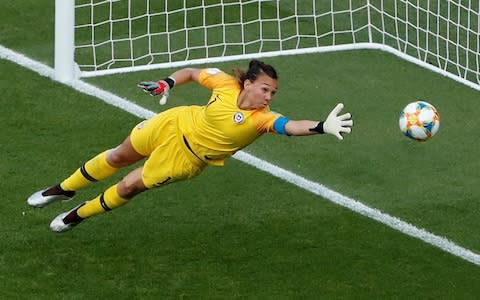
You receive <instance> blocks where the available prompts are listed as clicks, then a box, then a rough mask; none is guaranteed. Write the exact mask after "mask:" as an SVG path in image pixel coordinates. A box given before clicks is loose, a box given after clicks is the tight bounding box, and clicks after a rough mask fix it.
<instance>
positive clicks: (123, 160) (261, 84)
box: [27, 60, 353, 232]
mask: <svg viewBox="0 0 480 300" xmlns="http://www.w3.org/2000/svg"><path fill="white" fill-rule="evenodd" d="M234 71H235V75H234V76H233V75H229V74H227V73H224V72H222V71H221V70H219V69H215V68H207V69H195V68H184V69H180V70H178V71H176V72H174V73H173V74H171V75H170V76H169V77H166V78H165V79H163V80H159V81H144V82H140V83H139V84H138V86H139V87H140V88H141V89H143V90H144V91H145V92H147V93H149V94H151V95H153V96H159V97H161V98H160V101H161V103H163V104H164V103H165V102H166V101H167V99H168V95H169V93H170V92H171V90H172V89H173V88H174V87H177V86H180V85H182V84H185V83H188V82H192V81H193V82H196V83H198V84H200V85H202V86H204V87H206V88H208V89H210V90H211V91H212V95H211V97H210V99H209V101H208V102H207V103H206V104H205V105H203V106H197V105H193V106H180V107H175V108H171V109H168V110H166V111H164V112H161V113H159V114H157V115H155V116H154V117H152V118H151V119H148V120H145V121H143V122H140V123H139V124H138V125H137V126H135V127H134V128H133V129H132V131H131V132H130V134H129V135H128V136H127V138H126V139H125V140H124V141H123V142H122V143H121V144H120V145H118V146H117V147H116V148H113V149H109V150H106V151H104V152H102V153H100V154H98V155H96V156H95V157H93V158H92V159H90V160H88V161H87V162H86V163H84V164H83V165H82V166H81V167H80V168H78V169H77V170H76V171H75V172H74V173H73V174H71V175H70V176H69V177H67V178H66V179H64V180H63V181H61V182H60V183H59V184H57V185H54V186H52V187H49V188H47V189H43V190H41V191H38V192H36V193H34V194H33V195H31V196H30V197H29V198H28V199H27V203H28V204H29V205H30V206H32V207H37V208H41V207H44V206H46V205H48V204H50V203H52V202H54V201H60V200H63V201H68V200H72V199H73V197H74V195H75V193H76V192H77V191H78V190H80V189H82V188H85V187H87V186H89V185H90V184H91V183H93V182H96V181H99V180H103V179H105V178H107V177H109V176H111V175H112V174H114V173H116V172H117V171H118V170H119V169H120V168H123V167H126V166H129V165H132V164H133V163H135V162H137V161H140V160H144V163H143V165H142V166H140V167H138V168H136V169H134V170H133V171H131V172H130V173H128V174H127V175H126V176H125V177H124V178H123V179H122V180H120V181H119V182H118V183H116V184H114V185H112V186H110V187H109V188H107V189H106V190H105V191H104V192H102V193H101V194H100V195H98V196H97V197H95V198H94V199H91V200H90V201H86V202H83V203H81V204H79V205H77V206H75V207H74V208H72V209H71V210H69V211H67V212H64V213H61V214H59V215H58V216H57V217H56V218H54V219H53V221H52V222H51V224H50V229H51V230H52V231H54V232H64V231H67V230H70V229H72V228H73V227H74V226H76V225H78V224H79V223H80V222H82V221H84V220H85V219H87V218H89V217H92V216H95V215H98V214H102V213H104V212H107V211H110V210H112V209H115V208H117V207H120V206H123V205H125V204H126V203H128V202H130V200H131V199H132V198H134V197H135V196H136V195H138V194H140V193H142V192H143V191H146V190H150V189H153V188H156V187H162V186H164V185H166V184H170V183H173V182H176V181H179V180H186V179H189V178H192V177H194V176H196V175H198V174H200V172H202V170H203V169H204V168H205V167H206V166H208V165H215V166H222V165H223V164H224V160H225V159H226V158H228V157H230V156H231V155H233V154H234V153H235V152H237V151H238V150H240V149H242V148H244V147H246V146H247V145H249V144H250V143H252V142H253V141H254V140H255V139H257V138H258V137H260V136H261V135H262V134H264V133H276V134H280V135H287V136H304V135H314V134H324V133H327V134H331V135H334V136H335V137H337V138H338V139H340V140H342V139H343V135H344V134H348V133H350V132H351V127H352V126H353V120H352V118H351V115H350V113H344V114H341V110H342V108H343V104H338V105H337V106H336V107H335V108H334V109H333V110H332V111H331V112H330V114H329V115H328V116H327V118H326V119H325V121H312V120H290V119H288V118H287V117H285V116H283V115H281V114H278V113H274V112H272V111H270V109H269V104H270V102H271V101H272V99H273V97H274V95H275V93H276V92H277V80H278V77H277V72H276V70H275V69H274V68H273V67H272V66H271V65H268V64H265V63H263V62H260V61H258V60H252V61H250V63H249V66H248V69H247V70H241V69H236V70H234Z"/></svg>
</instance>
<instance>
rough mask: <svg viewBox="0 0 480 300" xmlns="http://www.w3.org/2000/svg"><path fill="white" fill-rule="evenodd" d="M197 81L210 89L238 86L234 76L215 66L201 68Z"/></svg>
mask: <svg viewBox="0 0 480 300" xmlns="http://www.w3.org/2000/svg"><path fill="white" fill-rule="evenodd" d="M199 83H200V84H201V85H202V86H204V87H206V88H208V89H210V90H214V89H216V88H229V87H238V82H237V79H236V78H235V77H233V76H232V75H229V74H227V73H225V72H223V71H222V70H220V69H217V68H207V69H202V70H201V71H200V75H199Z"/></svg>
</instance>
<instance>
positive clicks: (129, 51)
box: [75, 0, 480, 84]
mask: <svg viewBox="0 0 480 300" xmlns="http://www.w3.org/2000/svg"><path fill="white" fill-rule="evenodd" d="M479 2H480V1H472V0H422V1H420V0H388V1H384V0H305V1H303V0H302V1H299V0H290V1H286V0H263V1H261V0H260V1H258V0H257V1H241V0H188V1H187V0H183V1H180V0H163V1H158V0H116V1H115V0H103V1H102V0H76V3H75V18H76V22H75V23H76V25H75V60H76V63H77V64H78V65H79V67H80V69H81V70H82V73H83V74H84V75H85V74H86V76H89V75H88V74H90V73H91V74H96V73H98V72H102V71H104V70H115V69H125V68H127V69H128V70H136V68H137V67H141V66H146V65H154V66H156V65H158V66H159V67H163V66H168V65H169V64H171V63H175V62H189V61H195V60H204V59H209V58H227V57H231V56H242V55H249V54H258V55H259V56H262V55H263V54H267V53H270V54H272V53H278V54H279V55H281V54H282V53H285V52H288V53H291V52H292V51H298V52H299V53H302V51H306V50H312V49H322V48H324V47H331V46H337V45H359V44H365V43H368V44H372V43H375V44H381V45H386V46H389V47H392V48H394V49H396V50H397V51H400V52H401V53H405V54H407V55H409V56H411V57H414V58H415V59H418V60H420V61H423V62H427V63H429V64H431V65H432V66H435V67H436V68H438V69H440V70H444V71H446V72H449V73H451V74H454V75H455V76H458V77H459V78H463V79H465V80H468V81H471V82H475V83H476V84H478V83H480V75H479V65H480V63H479V60H480V58H479V51H480V37H479V32H480V13H479V11H480V8H479ZM92 76H93V75H92Z"/></svg>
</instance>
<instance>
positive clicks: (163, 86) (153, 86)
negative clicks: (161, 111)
mask: <svg viewBox="0 0 480 300" xmlns="http://www.w3.org/2000/svg"><path fill="white" fill-rule="evenodd" d="M137 86H138V87H139V88H141V89H143V91H144V92H145V93H149V94H150V95H151V96H161V98H160V101H159V103H160V105H164V104H166V103H167V99H168V96H169V91H170V89H172V88H173V87H174V86H175V79H173V78H171V77H167V78H165V79H163V80H159V81H157V82H155V81H142V82H140V83H139V84H138V85H137Z"/></svg>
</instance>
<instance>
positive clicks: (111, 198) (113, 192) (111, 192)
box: [77, 184, 128, 218]
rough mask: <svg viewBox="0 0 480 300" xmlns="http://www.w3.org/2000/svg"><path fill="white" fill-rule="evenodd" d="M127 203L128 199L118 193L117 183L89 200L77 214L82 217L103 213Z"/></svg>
mask: <svg viewBox="0 0 480 300" xmlns="http://www.w3.org/2000/svg"><path fill="white" fill-rule="evenodd" d="M127 203H128V200H127V199H123V198H122V197H120V196H119V195H118V193H117V185H116V184H115V185H113V186H111V187H109V188H108V189H107V190H106V191H105V192H103V193H102V194H100V195H98V196H97V197H95V198H94V199H93V200H90V201H87V202H86V203H85V205H83V206H81V207H80V208H79V209H78V210H77V214H78V216H79V217H80V218H88V217H91V216H94V215H98V214H103V213H104V212H107V211H109V210H112V209H114V208H117V207H120V206H122V205H125V204H127Z"/></svg>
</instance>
